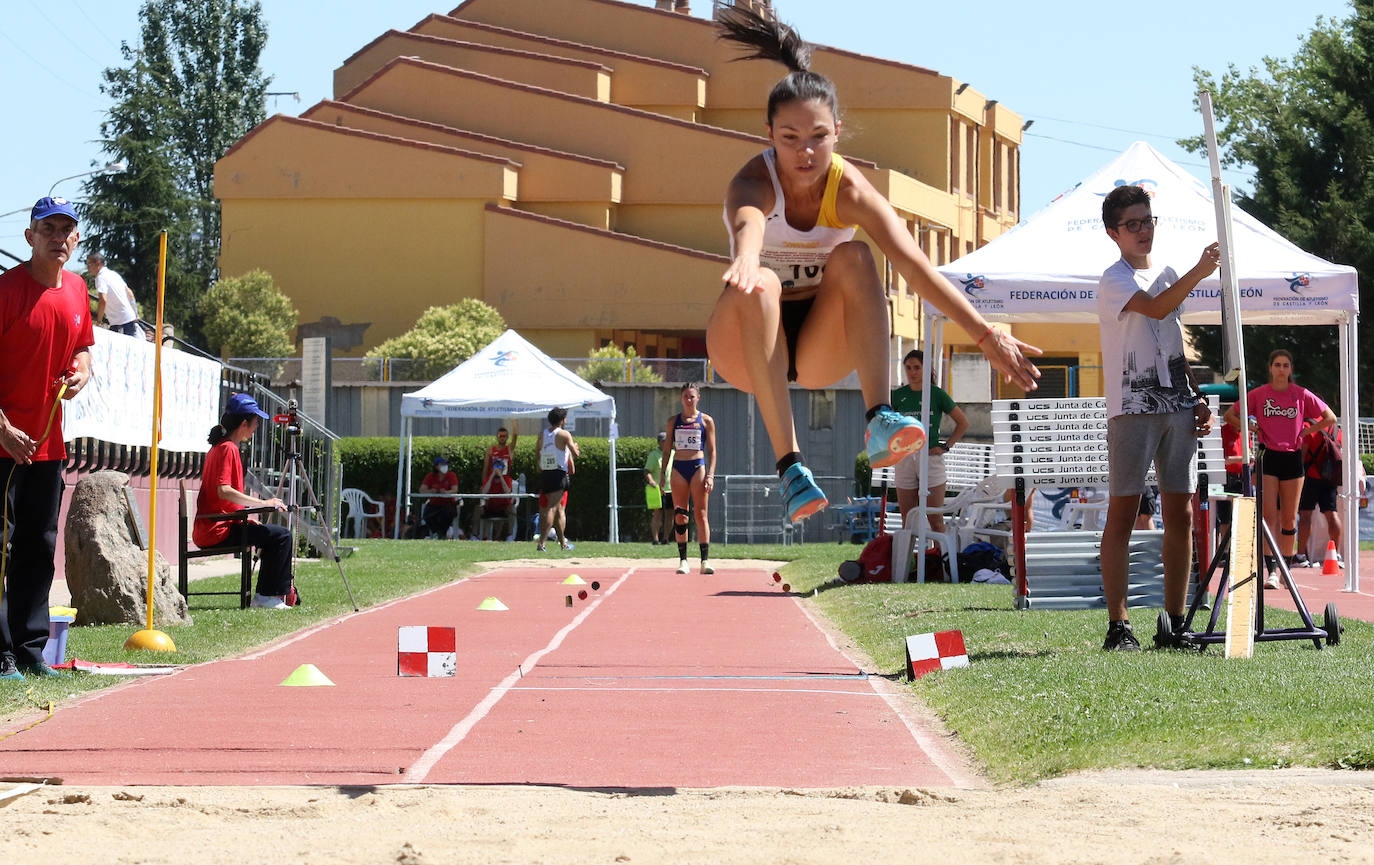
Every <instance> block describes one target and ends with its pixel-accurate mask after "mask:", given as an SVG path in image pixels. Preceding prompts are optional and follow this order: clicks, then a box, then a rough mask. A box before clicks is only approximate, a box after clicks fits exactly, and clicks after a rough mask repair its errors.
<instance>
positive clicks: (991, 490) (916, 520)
mask: <svg viewBox="0 0 1374 865" xmlns="http://www.w3.org/2000/svg"><path fill="white" fill-rule="evenodd" d="M1002 495H1003V493H1002V485H1001V483H1000V482H999V481H998V480H997V478H996V477H995V476H994V477H987V478H984V479H983V480H982V481H981V482H979V484H978V485H977V486H975V487H973V488H972V489H967V490H964V491H963V492H962V493H960V494H959V495H957V496H955V497H954V498H953V499H951V500H950V501H948V502H947V503H946V504H945V505H944V506H943V507H940V508H928V507H925V506H924V505H917V506H916V507H914V508H912V509H911V510H909V511H907V513H906V516H905V518H904V519H903V526H902V528H900V529H898V530H897V531H894V532H893V533H892V581H893V582H895V583H904V582H906V581H907V577H908V576H909V575H910V574H911V557H912V554H913V553H914V552H915V551H916V543H917V539H918V538H920V537H922V536H924V537H925V539H926V540H927V541H939V542H940V549H941V550H942V551H943V552H944V554H945V555H947V556H948V557H949V577H950V579H951V580H953V581H954V582H956V583H957V582H958V581H959V551H960V550H961V549H963V547H962V546H960V543H961V532H962V531H963V530H964V522H965V520H966V519H967V513H966V512H967V511H969V510H972V509H973V508H974V506H975V505H980V504H985V503H989V502H996V503H998V504H1001V502H1002ZM930 514H940V515H942V516H943V517H944V518H945V530H944V531H943V532H937V531H935V530H934V529H932V528H931V527H930V524H929V523H928V522H927V517H928V516H929V515H930ZM923 529H924V531H923Z"/></svg>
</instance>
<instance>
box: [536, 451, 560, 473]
mask: <svg viewBox="0 0 1374 865" xmlns="http://www.w3.org/2000/svg"><path fill="white" fill-rule="evenodd" d="M539 467H540V468H541V469H543V470H544V471H551V470H553V469H556V468H558V452H557V451H555V450H554V449H553V448H545V449H544V450H542V451H540V452H539Z"/></svg>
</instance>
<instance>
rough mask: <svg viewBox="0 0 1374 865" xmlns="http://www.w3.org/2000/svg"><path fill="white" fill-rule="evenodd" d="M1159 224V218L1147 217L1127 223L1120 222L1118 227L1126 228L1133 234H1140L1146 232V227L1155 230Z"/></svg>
mask: <svg viewBox="0 0 1374 865" xmlns="http://www.w3.org/2000/svg"><path fill="white" fill-rule="evenodd" d="M1158 224H1159V217H1158V216H1147V217H1145V218H1144V219H1128V220H1126V221H1125V222H1118V223H1117V224H1116V227H1117V228H1124V229H1126V230H1127V231H1129V232H1130V233H1131V234H1139V233H1140V232H1141V231H1143V230H1144V228H1145V226H1147V225H1148V226H1149V227H1150V228H1154V227H1155V226H1156V225H1158Z"/></svg>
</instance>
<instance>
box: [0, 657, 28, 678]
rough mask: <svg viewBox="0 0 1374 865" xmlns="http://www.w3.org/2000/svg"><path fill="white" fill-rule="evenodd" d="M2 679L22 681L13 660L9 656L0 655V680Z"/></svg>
mask: <svg viewBox="0 0 1374 865" xmlns="http://www.w3.org/2000/svg"><path fill="white" fill-rule="evenodd" d="M2 679H8V680H10V681H14V682H22V681H24V677H23V676H21V675H19V668H18V667H16V666H15V665H14V658H13V657H12V656H10V655H0V680H2Z"/></svg>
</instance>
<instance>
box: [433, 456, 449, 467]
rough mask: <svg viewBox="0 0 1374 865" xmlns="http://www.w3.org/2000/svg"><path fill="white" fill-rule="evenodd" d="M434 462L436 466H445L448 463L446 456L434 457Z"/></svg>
mask: <svg viewBox="0 0 1374 865" xmlns="http://www.w3.org/2000/svg"><path fill="white" fill-rule="evenodd" d="M434 464H435V465H436V466H446V465H448V457H435V458H434Z"/></svg>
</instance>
